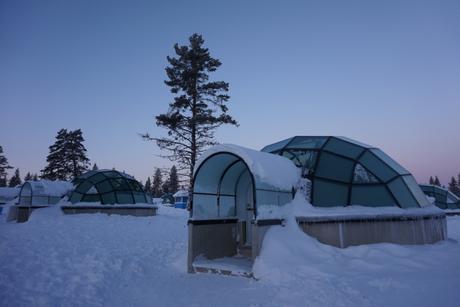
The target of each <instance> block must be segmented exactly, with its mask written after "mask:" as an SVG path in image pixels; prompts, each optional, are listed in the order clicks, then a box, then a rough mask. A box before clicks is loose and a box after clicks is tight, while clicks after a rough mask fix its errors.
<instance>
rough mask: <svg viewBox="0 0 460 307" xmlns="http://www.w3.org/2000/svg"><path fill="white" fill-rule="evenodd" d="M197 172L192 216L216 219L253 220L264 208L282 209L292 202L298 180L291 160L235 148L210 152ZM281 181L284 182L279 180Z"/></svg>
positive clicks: (221, 146)
mask: <svg viewBox="0 0 460 307" xmlns="http://www.w3.org/2000/svg"><path fill="white" fill-rule="evenodd" d="M197 165H198V167H197V168H196V170H195V172H194V185H193V199H192V217H193V218H194V219H216V218H233V217H237V216H246V215H247V214H248V210H249V209H248V204H249V203H250V204H251V206H253V208H252V209H251V210H250V211H252V212H253V214H254V217H257V214H258V209H260V208H262V207H263V206H282V205H284V204H286V203H288V202H290V201H291V200H292V196H293V195H292V188H293V187H294V184H295V183H296V182H297V181H298V179H299V172H298V169H296V167H295V166H294V164H292V162H291V161H289V160H287V159H283V158H280V157H277V156H274V155H270V154H267V153H263V152H259V151H255V150H251V149H247V148H242V147H239V146H233V145H219V146H215V147H214V148H213V149H211V150H209V151H207V152H206V153H205V154H204V155H203V157H202V158H201V159H200V161H199V162H198V164H197ZM277 179H281V180H277ZM251 206H250V207H251Z"/></svg>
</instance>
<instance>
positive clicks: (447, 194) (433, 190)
mask: <svg viewBox="0 0 460 307" xmlns="http://www.w3.org/2000/svg"><path fill="white" fill-rule="evenodd" d="M420 187H421V188H422V191H423V193H425V194H426V195H427V196H430V197H433V198H434V204H435V205H436V206H438V207H439V208H441V209H460V198H459V197H457V196H456V195H455V194H454V193H452V192H451V191H449V190H447V189H444V188H442V187H439V186H436V185H430V184H421V185H420Z"/></svg>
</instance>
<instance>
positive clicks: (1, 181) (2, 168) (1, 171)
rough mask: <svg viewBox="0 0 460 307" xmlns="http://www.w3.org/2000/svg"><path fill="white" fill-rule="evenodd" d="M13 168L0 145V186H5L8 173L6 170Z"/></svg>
mask: <svg viewBox="0 0 460 307" xmlns="http://www.w3.org/2000/svg"><path fill="white" fill-rule="evenodd" d="M11 168H13V167H12V166H11V165H9V163H8V159H7V158H6V157H5V155H4V153H3V148H2V146H0V187H6V183H7V180H6V176H7V175H8V173H7V170H8V169H11Z"/></svg>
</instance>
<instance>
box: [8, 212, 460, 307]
mask: <svg viewBox="0 0 460 307" xmlns="http://www.w3.org/2000/svg"><path fill="white" fill-rule="evenodd" d="M158 214H159V215H157V216H154V217H132V216H119V215H110V216H108V215H105V214H81V215H63V214H62V213H61V211H60V209H59V207H57V206H52V207H48V208H45V209H39V210H36V211H34V212H33V214H32V216H31V218H30V220H29V221H28V222H27V223H23V224H16V223H6V222H4V221H1V222H0V306H88V305H90V306H115V307H117V306H120V307H121V306H152V305H155V306H183V305H187V306H188V305H191V306H305V305H308V306H404V307H407V306H458V302H459V301H460V292H459V291H458V284H459V281H460V262H459V261H458V255H460V244H459V241H460V217H457V216H454V217H448V218H447V223H448V235H449V239H448V240H447V241H444V242H439V243H437V244H433V245H420V246H403V245H395V244H387V243H385V244H372V245H364V246H355V247H348V248H346V249H338V248H334V247H331V246H327V245H324V244H321V243H319V242H318V241H316V240H315V239H313V238H310V237H308V236H307V235H305V234H304V233H303V232H301V231H300V230H299V229H298V227H297V226H296V225H295V224H294V223H292V219H288V220H287V223H286V226H285V227H281V226H273V227H272V228H270V230H269V231H268V232H267V234H266V237H265V241H264V244H263V248H262V253H261V255H260V257H259V258H258V259H257V260H256V262H255V265H254V268H253V271H254V274H255V277H256V278H257V279H258V280H255V279H251V278H245V277H231V276H224V275H216V274H188V273H187V272H186V259H187V217H188V213H187V211H186V210H180V209H174V208H168V207H165V206H161V207H160V208H159V213H158Z"/></svg>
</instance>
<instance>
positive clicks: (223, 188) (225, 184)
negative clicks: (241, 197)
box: [220, 161, 247, 195]
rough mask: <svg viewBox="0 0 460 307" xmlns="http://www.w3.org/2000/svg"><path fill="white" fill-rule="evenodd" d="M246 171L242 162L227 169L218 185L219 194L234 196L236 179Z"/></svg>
mask: <svg viewBox="0 0 460 307" xmlns="http://www.w3.org/2000/svg"><path fill="white" fill-rule="evenodd" d="M246 170H247V167H246V165H245V164H244V163H243V162H242V161H239V162H237V163H235V164H233V165H232V166H231V167H230V168H229V169H227V172H226V173H225V175H224V177H223V178H222V182H221V183H220V193H221V194H227V195H235V189H236V183H237V181H238V178H240V176H241V174H242V173H243V172H244V171H246Z"/></svg>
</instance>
